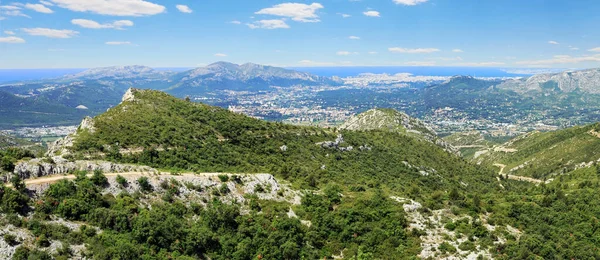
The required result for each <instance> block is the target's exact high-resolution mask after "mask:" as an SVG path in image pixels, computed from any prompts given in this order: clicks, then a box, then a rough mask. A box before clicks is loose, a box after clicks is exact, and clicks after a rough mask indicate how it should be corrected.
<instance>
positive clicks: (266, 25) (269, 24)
mask: <svg viewBox="0 0 600 260" xmlns="http://www.w3.org/2000/svg"><path fill="white" fill-rule="evenodd" d="M246 25H248V27H250V28H251V29H269V30H273V29H288V28H290V26H289V25H287V24H286V23H285V21H284V20H277V19H275V20H260V21H256V22H254V23H249V24H246Z"/></svg>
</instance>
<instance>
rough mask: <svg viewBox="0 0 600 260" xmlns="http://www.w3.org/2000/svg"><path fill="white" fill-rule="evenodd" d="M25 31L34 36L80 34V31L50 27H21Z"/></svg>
mask: <svg viewBox="0 0 600 260" xmlns="http://www.w3.org/2000/svg"><path fill="white" fill-rule="evenodd" d="M21 30H23V31H24V32H25V33H27V34H29V35H32V36H44V37H48V38H61V39H66V38H71V37H73V36H76V35H77V34H79V32H78V31H73V30H56V29H48V28H23V29H21Z"/></svg>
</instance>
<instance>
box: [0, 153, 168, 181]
mask: <svg viewBox="0 0 600 260" xmlns="http://www.w3.org/2000/svg"><path fill="white" fill-rule="evenodd" d="M53 160H54V161H53V162H49V161H44V160H42V159H32V160H29V161H26V162H20V163H19V164H17V165H16V166H15V170H14V171H13V174H12V175H8V176H6V177H5V178H6V179H4V180H2V181H4V182H6V181H8V180H10V178H11V177H12V176H13V175H17V176H19V177H20V178H21V179H31V178H39V177H44V176H50V175H62V174H69V173H73V172H74V171H95V170H100V171H102V172H157V171H156V170H155V169H153V168H151V167H148V166H137V165H128V164H117V163H112V162H106V161H75V162H69V161H67V160H65V159H63V158H61V157H59V156H55V157H53Z"/></svg>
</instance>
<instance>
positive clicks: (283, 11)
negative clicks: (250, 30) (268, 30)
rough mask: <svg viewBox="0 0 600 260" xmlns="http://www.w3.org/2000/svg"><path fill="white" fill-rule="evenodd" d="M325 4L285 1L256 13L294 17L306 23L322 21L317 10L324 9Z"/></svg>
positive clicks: (293, 18) (295, 19)
mask: <svg viewBox="0 0 600 260" xmlns="http://www.w3.org/2000/svg"><path fill="white" fill-rule="evenodd" d="M322 8H323V5H321V4H319V3H312V4H310V5H307V4H301V3H283V4H278V5H275V6H273V7H270V8H265V9H262V10H260V11H258V12H256V13H255V14H266V15H275V16H281V17H288V18H292V20H294V21H297V22H304V23H314V22H320V21H321V20H319V16H318V15H317V10H319V9H322Z"/></svg>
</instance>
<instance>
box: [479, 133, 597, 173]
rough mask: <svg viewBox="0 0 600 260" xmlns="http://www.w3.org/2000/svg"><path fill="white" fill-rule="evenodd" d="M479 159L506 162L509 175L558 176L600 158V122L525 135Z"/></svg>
mask: <svg viewBox="0 0 600 260" xmlns="http://www.w3.org/2000/svg"><path fill="white" fill-rule="evenodd" d="M477 160H478V161H479V162H483V163H487V164H497V165H503V167H504V168H505V169H504V173H507V174H513V175H519V176H529V177H534V178H539V179H542V178H543V179H549V178H555V177H556V176H559V175H561V174H564V173H568V172H570V171H573V170H575V169H579V168H584V167H589V166H591V165H594V164H595V163H596V162H598V161H599V160H600V124H593V125H588V126H577V127H572V128H567V129H563V130H559V131H554V132H546V133H542V132H532V133H529V134H525V135H523V136H519V137H517V138H515V139H513V140H511V141H509V142H507V143H505V144H503V145H499V146H495V147H494V148H493V149H492V150H491V151H490V153H488V154H485V155H483V156H481V157H480V158H478V159H477Z"/></svg>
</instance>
